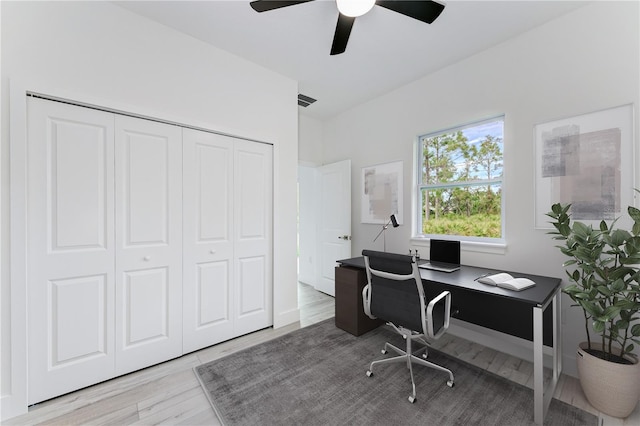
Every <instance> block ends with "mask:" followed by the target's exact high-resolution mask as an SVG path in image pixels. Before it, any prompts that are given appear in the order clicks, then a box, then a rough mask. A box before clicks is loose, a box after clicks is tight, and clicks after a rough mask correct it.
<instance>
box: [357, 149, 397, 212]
mask: <svg viewBox="0 0 640 426" xmlns="http://www.w3.org/2000/svg"><path fill="white" fill-rule="evenodd" d="M402 173H403V171H402V161H396V162H393V163H385V164H378V165H375V166H368V167H363V168H362V200H361V213H362V214H361V222H362V223H375V224H386V223H387V222H388V221H389V217H390V216H391V215H392V214H395V215H396V219H397V221H398V223H399V224H400V225H402V221H403V219H402V218H403V215H402V182H403V176H402Z"/></svg>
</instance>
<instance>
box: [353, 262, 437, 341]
mask: <svg viewBox="0 0 640 426" xmlns="http://www.w3.org/2000/svg"><path fill="white" fill-rule="evenodd" d="M362 255H363V256H364V260H365V266H366V269H367V280H368V286H369V290H368V291H369V293H368V297H369V310H370V312H371V315H373V316H375V317H376V318H380V319H382V320H384V321H389V322H391V323H393V324H395V325H396V326H401V327H405V328H408V329H410V330H414V331H419V332H425V334H426V331H425V311H426V304H425V296H424V290H423V288H422V280H421V278H420V271H419V269H418V264H417V263H416V259H415V258H414V257H412V256H407V255H401V254H395V253H386V252H378V251H373V250H364V251H363V252H362ZM365 303H366V302H365Z"/></svg>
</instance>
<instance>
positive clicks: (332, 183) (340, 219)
mask: <svg viewBox="0 0 640 426" xmlns="http://www.w3.org/2000/svg"><path fill="white" fill-rule="evenodd" d="M318 179H319V185H318V188H319V190H320V193H319V194H318V196H319V197H318V201H319V204H318V209H317V211H318V212H319V227H320V229H319V232H318V235H319V238H318V239H319V249H318V254H319V256H320V261H319V265H320V272H319V279H318V280H316V283H317V284H316V289H317V290H320V291H322V292H323V293H327V294H329V295H331V296H335V266H336V260H340V259H346V258H349V257H351V160H344V161H340V162H337V163H332V164H328V165H325V166H322V167H319V168H318Z"/></svg>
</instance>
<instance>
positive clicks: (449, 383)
mask: <svg viewBox="0 0 640 426" xmlns="http://www.w3.org/2000/svg"><path fill="white" fill-rule="evenodd" d="M447 386H449V387H450V388H452V387H454V386H455V383H453V380H447Z"/></svg>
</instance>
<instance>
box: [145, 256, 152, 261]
mask: <svg viewBox="0 0 640 426" xmlns="http://www.w3.org/2000/svg"><path fill="white" fill-rule="evenodd" d="M143 259H144V260H145V261H149V260H151V256H145V257H143Z"/></svg>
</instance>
